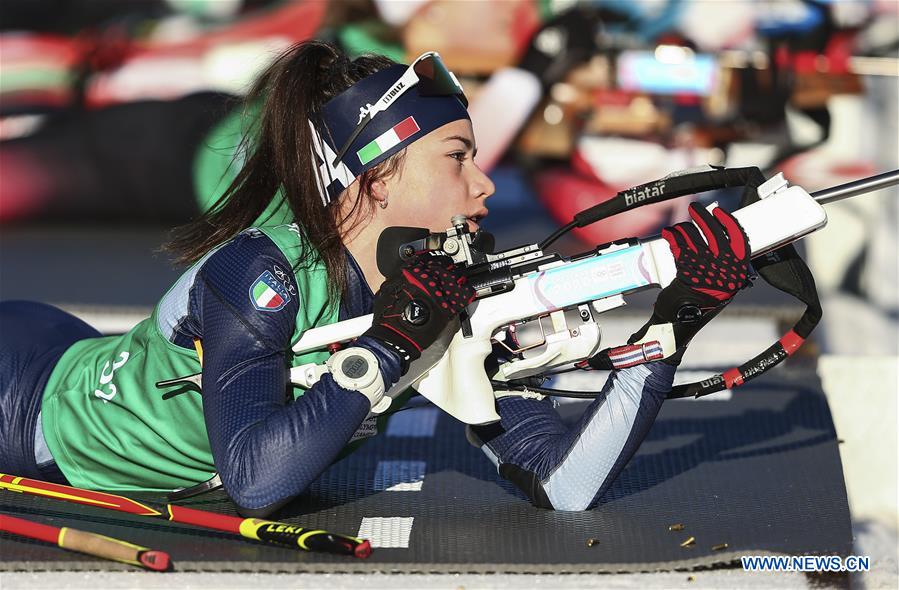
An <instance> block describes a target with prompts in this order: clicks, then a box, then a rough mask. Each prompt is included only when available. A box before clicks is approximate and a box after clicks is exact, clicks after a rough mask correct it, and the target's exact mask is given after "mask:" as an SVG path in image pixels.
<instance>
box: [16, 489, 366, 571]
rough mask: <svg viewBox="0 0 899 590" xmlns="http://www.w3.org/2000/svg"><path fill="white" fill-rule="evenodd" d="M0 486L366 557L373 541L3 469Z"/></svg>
mask: <svg viewBox="0 0 899 590" xmlns="http://www.w3.org/2000/svg"><path fill="white" fill-rule="evenodd" d="M0 489H7V490H10V491H13V492H22V493H24V494H31V495H34V496H42V497H45V498H55V499H57V500H65V501H67V502H76V503H78V504H85V505H87V506H96V507H98V508H106V509H108V510H117V511H119V512H127V513H129V514H137V515H140V516H150V517H153V518H164V519H166V520H170V521H172V522H179V523H181V524H191V525H194V526H200V527H205V528H208V529H214V530H217V531H225V532H228V533H235V534H238V535H241V536H243V537H246V538H248V539H255V540H257V541H264V542H266V543H272V544H274V545H281V546H283V547H291V548H294V549H296V548H299V549H304V550H306V551H321V552H324V553H333V554H336V555H353V556H355V557H359V558H363V559H364V558H366V557H368V556H369V555H371V544H370V543H369V542H368V540H365V539H358V538H356V537H349V536H346V535H338V534H335V533H329V532H328V531H323V530H317V529H306V528H303V527H299V526H296V525H292V524H286V523H283V522H275V521H271V520H262V519H258V518H240V517H237V516H228V515H227V514H218V513H215V512H208V511H205V510H197V509H196V508H187V507H185V506H177V505H175V504H156V503H151V502H138V501H136V500H132V499H131V498H127V497H125V496H119V495H116V494H109V493H106V492H96V491H93V490H84V489H81V488H75V487H71V486H64V485H61V484H56V483H50V482H46V481H40V480H37V479H28V478H25V477H16V476H13V475H6V474H3V473H0Z"/></svg>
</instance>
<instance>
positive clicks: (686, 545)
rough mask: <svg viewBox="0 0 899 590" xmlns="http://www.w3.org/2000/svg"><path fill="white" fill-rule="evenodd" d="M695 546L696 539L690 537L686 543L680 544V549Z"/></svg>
mask: <svg viewBox="0 0 899 590" xmlns="http://www.w3.org/2000/svg"><path fill="white" fill-rule="evenodd" d="M695 544H696V537H690V538H689V539H687V540H686V541H684V542H683V543H681V544H680V546H681V547H692V546H693V545H695Z"/></svg>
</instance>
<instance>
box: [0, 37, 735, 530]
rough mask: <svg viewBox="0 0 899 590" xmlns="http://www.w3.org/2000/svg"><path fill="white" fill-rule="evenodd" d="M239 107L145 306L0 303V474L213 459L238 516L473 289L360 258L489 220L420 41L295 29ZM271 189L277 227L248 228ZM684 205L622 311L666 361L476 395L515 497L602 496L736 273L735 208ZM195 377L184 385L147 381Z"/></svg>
mask: <svg viewBox="0 0 899 590" xmlns="http://www.w3.org/2000/svg"><path fill="white" fill-rule="evenodd" d="M249 101H250V103H251V104H252V103H253V102H254V101H261V104H262V107H261V110H260V115H259V118H258V124H257V125H256V126H255V127H254V128H252V129H251V130H250V132H249V134H248V137H247V144H246V147H247V149H246V150H245V151H244V152H242V153H243V156H244V158H245V162H244V165H243V167H242V169H241V172H240V173H239V175H238V176H237V178H236V179H235V181H234V182H233V184H232V185H231V186H230V188H229V190H228V191H227V192H226V194H225V195H224V197H223V199H222V200H221V201H220V202H219V204H218V205H217V206H216V207H215V208H213V209H212V210H211V211H210V212H208V213H206V214H204V215H203V216H202V217H200V218H198V219H197V220H196V221H194V222H192V223H191V224H190V225H188V226H186V227H185V228H183V231H182V233H180V234H179V236H178V237H177V238H176V239H175V241H174V242H173V243H172V244H171V247H172V248H173V249H174V250H175V251H176V252H178V253H180V255H181V260H183V261H185V262H187V263H190V267H189V268H188V270H187V271H186V272H185V273H184V274H183V275H182V276H181V277H180V279H179V280H178V281H177V282H176V283H175V284H174V286H172V288H171V289H170V290H169V291H168V292H167V293H166V294H165V296H164V297H163V298H162V300H161V301H160V302H159V304H158V305H157V306H156V308H155V309H154V311H153V314H152V315H151V316H150V317H149V318H148V319H146V320H144V321H143V322H141V323H140V324H138V325H137V326H136V327H135V328H134V329H132V330H131V331H130V332H128V333H126V334H124V335H121V336H109V337H101V336H100V334H99V333H98V332H97V331H96V330H94V329H92V328H91V327H90V326H88V325H87V324H85V323H83V322H81V321H80V320H78V319H76V318H74V317H73V316H70V315H68V314H66V313H64V312H62V311H60V310H58V309H55V308H53V307H50V306H48V305H43V304H38V303H31V302H5V303H2V304H0V330H2V332H0V333H2V351H0V471H2V472H5V473H11V474H15V475H20V476H26V477H35V478H40V479H44V480H49V481H55V482H60V483H70V484H71V485H75V486H79V487H85V488H93V489H102V490H147V491H171V490H173V489H177V488H184V487H190V486H194V485H197V484H200V483H202V482H205V481H207V480H209V479H210V478H212V477H213V476H214V474H215V473H216V472H217V473H218V474H219V475H220V478H221V481H222V483H223V486H224V489H225V491H226V492H227V493H228V495H229V496H230V498H231V499H232V500H233V501H234V502H235V503H236V505H237V506H238V508H239V510H240V511H241V513H243V514H246V515H253V516H264V515H268V514H270V513H271V512H273V511H274V510H276V509H277V508H279V507H280V506H282V505H284V504H285V503H286V502H288V501H289V500H290V499H291V498H293V497H295V496H297V495H298V494H300V493H301V492H303V491H304V490H305V489H306V488H307V487H308V486H309V484H310V483H312V482H313V481H314V480H315V479H316V478H317V477H318V476H319V475H320V474H321V473H322V472H323V471H324V470H325V469H326V468H327V467H328V466H329V465H330V464H331V463H332V462H333V461H334V460H335V459H336V458H337V457H338V456H339V455H340V454H341V452H342V451H343V450H344V449H345V448H347V446H348V445H349V444H350V443H351V441H353V440H355V439H356V438H359V437H360V436H363V435H364V434H367V433H369V432H371V429H370V428H367V427H366V425H367V424H370V423H371V421H372V418H371V411H372V408H375V407H376V406H378V407H379V408H380V407H383V405H384V402H385V400H384V399H383V396H384V395H385V394H384V392H385V390H386V389H389V388H390V386H391V385H392V384H393V383H395V382H396V381H397V380H398V379H399V378H400V377H401V376H402V375H403V374H404V372H405V371H406V369H407V367H408V366H409V363H410V362H411V361H413V360H415V359H416V358H418V357H419V356H420V353H421V351H422V350H423V349H425V348H427V347H428V346H429V345H430V344H432V343H433V342H434V341H435V340H436V338H437V336H438V334H439V333H440V332H441V330H442V329H443V328H444V327H445V326H446V325H447V323H448V322H449V321H451V320H452V319H454V318H455V317H456V316H457V315H458V314H459V312H460V311H461V310H462V309H464V307H465V306H466V305H467V304H468V303H469V302H471V300H472V299H473V296H474V293H473V291H472V290H471V288H470V287H469V286H468V285H467V284H466V281H465V278H464V276H462V274H461V269H459V268H457V267H454V266H453V265H452V264H451V263H450V262H449V259H448V258H446V257H426V256H419V257H417V258H415V259H413V260H412V261H411V262H410V263H409V264H407V265H406V266H404V267H403V268H402V269H401V272H399V273H398V274H396V275H395V276H391V277H388V278H386V280H385V277H383V276H382V275H381V274H380V272H379V271H378V266H377V263H376V255H375V249H376V248H375V246H376V243H377V239H378V236H379V235H380V233H381V231H382V230H383V229H384V228H386V227H390V226H413V227H427V228H429V229H431V230H432V231H444V230H445V229H446V228H447V227H448V226H449V221H450V218H451V217H452V216H454V215H457V214H461V215H464V216H466V217H467V218H468V220H469V223H470V224H471V226H472V229H473V228H474V227H475V226H476V223H477V221H478V220H479V219H480V218H482V217H484V216H485V215H487V208H486V205H485V201H486V200H487V198H488V197H489V196H490V195H491V194H492V193H493V190H494V187H493V184H492V182H491V181H490V180H489V179H488V178H487V177H486V176H485V175H484V174H483V173H482V172H481V170H480V169H479V168H478V166H477V165H476V164H475V161H474V158H475V154H476V152H477V148H476V142H475V138H474V136H473V133H472V128H471V123H470V120H469V117H468V113H467V111H466V104H467V102H466V100H465V97H464V95H463V93H462V89H461V87H460V86H459V85H458V83H457V82H456V80H455V77H454V76H452V74H450V73H449V72H448V71H447V70H446V69H445V68H444V67H443V65H442V63H441V62H440V59H439V56H437V55H436V54H425V55H424V56H422V57H421V58H419V59H418V60H417V61H416V62H415V63H414V64H413V66H410V67H408V68H407V67H406V66H403V65H397V64H394V63H393V62H391V61H389V60H387V59H386V58H383V57H374V56H365V57H360V58H357V59H355V60H352V61H350V60H349V59H348V58H346V57H345V56H344V55H342V54H340V53H339V52H338V51H337V50H336V49H335V48H334V47H333V46H331V45H328V44H325V43H321V42H314V41H313V42H306V43H302V44H300V45H297V46H295V47H294V48H292V49H291V50H290V51H288V52H287V53H285V54H284V55H283V56H282V57H281V58H280V59H279V60H277V62H276V63H275V64H274V65H273V66H272V67H271V68H270V69H269V70H268V71H267V72H266V73H265V74H264V76H262V77H261V78H260V81H259V83H258V84H257V86H256V88H255V90H254V92H253V93H252V94H251V96H250V97H249ZM159 173H160V174H165V171H164V170H160V171H159ZM278 203H282V204H283V206H285V207H288V208H289V216H290V219H292V223H287V224H284V223H282V224H276V223H268V224H266V223H264V222H257V219H260V217H263V218H264V217H265V215H263V214H264V213H265V212H266V211H270V207H272V205H273V204H278ZM692 214H693V216H694V220H695V221H696V225H694V224H692V223H684V224H678V225H676V226H674V227H673V228H669V229H667V230H665V232H664V235H665V237H666V238H667V239H668V241H669V242H670V244H671V247H672V251H673V252H674V254H675V257H676V259H677V265H678V270H679V276H678V279H677V280H675V281H674V283H672V284H671V285H670V286H669V287H667V288H666V289H664V290H662V292H661V293H660V295H659V298H658V301H657V302H656V305H655V309H654V312H653V315H652V317H651V318H650V320H649V322H648V323H647V325H646V326H644V330H645V329H646V328H648V327H649V326H650V325H651V324H661V323H672V324H673V326H674V331H675V336H676V338H677V342H678V345H679V353H678V354H677V355H675V356H673V357H671V358H669V359H666V360H664V361H658V362H652V363H647V364H642V365H639V366H634V367H630V368H626V369H621V370H617V371H614V372H613V373H612V375H611V377H610V378H609V379H608V381H607V383H606V384H605V386H604V388H603V391H602V395H601V396H600V397H599V398H597V399H596V400H595V401H593V402H592V403H591V404H590V405H589V406H588V407H587V408H586V410H585V411H584V413H583V416H581V418H580V419H579V420H578V421H577V422H576V423H575V424H574V425H573V426H566V425H564V424H563V423H562V422H561V420H560V418H559V416H558V414H557V413H556V411H555V409H554V408H553V405H552V403H551V401H550V400H547V399H539V398H534V397H527V396H523V395H517V394H503V395H500V394H498V395H497V400H496V407H497V412H498V414H499V415H500V416H501V421H500V422H499V423H496V424H491V425H481V426H474V427H472V428H471V429H470V434H471V436H470V438H471V439H472V441H473V442H474V443H475V444H477V445H478V446H479V447H480V448H481V449H483V451H484V453H485V454H486V455H487V457H488V458H489V459H490V460H491V461H492V462H493V463H494V464H495V465H496V466H497V468H498V470H499V473H500V474H501V475H502V476H503V477H505V478H507V479H509V480H511V481H512V482H514V483H515V485H517V486H518V487H519V488H520V489H521V490H522V491H523V492H524V494H525V495H526V496H527V497H528V498H529V499H530V500H531V501H532V502H533V503H534V504H536V505H538V506H541V507H545V508H555V509H560V510H583V509H586V508H588V507H590V506H591V505H593V504H594V503H595V502H596V501H597V500H598V499H599V498H600V497H601V496H602V494H603V492H604V491H605V490H606V489H607V488H608V487H609V485H610V484H611V482H612V481H613V480H614V479H615V477H616V476H617V475H618V474H619V473H620V472H621V470H622V468H623V467H624V465H625V464H626V463H627V461H628V460H629V459H630V457H631V456H632V455H633V454H634V452H635V451H636V449H637V447H638V445H639V444H640V442H641V441H642V439H643V438H644V436H645V435H646V433H647V431H648V430H649V427H650V425H651V424H652V422H653V420H654V418H655V416H656V414H657V413H658V410H659V407H660V406H661V404H662V401H663V400H664V398H665V395H666V393H667V392H668V391H669V390H670V388H671V384H672V379H673V376H674V371H675V368H676V366H677V363H678V362H679V359H680V356H681V354H682V352H683V350H684V348H685V347H686V345H687V343H688V342H689V340H690V338H691V337H692V336H693V334H695V333H696V331H697V330H698V329H699V328H700V327H701V326H702V325H703V324H704V323H705V322H707V321H708V320H709V319H710V318H711V317H713V316H714V315H715V314H716V313H717V312H718V311H719V310H720V309H721V308H722V307H723V306H724V305H725V304H726V303H727V302H728V301H729V300H730V299H731V297H732V296H733V295H734V293H736V291H737V290H739V289H740V288H741V287H742V286H744V285H745V283H746V273H747V268H746V267H747V260H748V258H747V256H748V248H747V243H746V237H745V235H744V234H743V232H742V231H741V230H740V229H739V227H738V226H737V225H736V223H735V222H734V221H733V218H731V217H730V216H729V215H727V214H726V213H724V212H721V211H720V210H719V212H717V213H716V214H715V216H712V215H710V214H708V213H706V212H705V210H702V209H694V210H693V212H692ZM697 225H698V226H699V227H700V228H701V230H702V234H704V236H702V235H700V231H699V230H697ZM114 284H115V277H110V286H111V287H113V286H114ZM373 293H375V294H373ZM368 313H374V322H373V326H372V328H371V329H369V330H368V331H367V332H366V333H365V334H363V335H362V336H361V337H360V338H358V339H357V340H355V341H354V342H352V343H351V345H349V346H348V347H347V348H345V349H343V350H342V351H340V352H339V353H336V354H334V355H333V356H330V357H329V355H328V353H311V354H303V355H294V354H293V352H292V350H291V345H292V344H293V343H295V342H296V341H297V340H298V339H299V337H300V336H301V335H302V334H303V332H304V331H305V330H307V329H309V328H313V327H318V326H323V325H327V324H330V323H333V322H337V321H340V320H345V319H348V318H352V317H356V316H360V315H364V314H368ZM641 331H642V330H641ZM639 335H640V333H638V334H636V335H635V336H639ZM326 360H327V361H328V366H329V368H330V372H329V373H326V374H324V375H323V376H322V378H321V379H320V380H319V381H318V382H317V383H316V384H315V385H314V386H312V387H310V388H309V389H307V390H302V389H300V388H297V387H295V386H292V385H291V384H290V383H289V369H290V367H291V366H295V365H299V364H303V363H309V362H319V363H321V362H324V361H326ZM473 370H477V369H475V368H473ZM200 371H202V393H201V394H197V393H196V392H195V391H192V390H190V389H189V388H187V387H184V386H178V385H176V386H170V387H162V388H158V387H157V386H156V384H157V383H158V382H162V381H166V380H171V379H172V378H175V377H179V376H184V375H190V374H194V373H197V372H200ZM405 397H407V396H406V395H403V396H401V398H405ZM404 402H405V399H396V400H392V404H391V410H393V409H396V408H398V407H401V406H402V404H403V403H404ZM379 404H380V405H379Z"/></svg>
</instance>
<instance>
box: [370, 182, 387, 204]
mask: <svg viewBox="0 0 899 590" xmlns="http://www.w3.org/2000/svg"><path fill="white" fill-rule="evenodd" d="M388 196H389V190H388V189H387V183H386V182H384V180H382V179H380V178H379V179H378V180H375V181H374V182H372V183H371V198H373V199H374V200H375V201H377V202H378V204H379V205H382V206H383V204H384V203H386V202H387V197H388Z"/></svg>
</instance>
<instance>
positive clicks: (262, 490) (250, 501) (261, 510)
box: [222, 475, 302, 518]
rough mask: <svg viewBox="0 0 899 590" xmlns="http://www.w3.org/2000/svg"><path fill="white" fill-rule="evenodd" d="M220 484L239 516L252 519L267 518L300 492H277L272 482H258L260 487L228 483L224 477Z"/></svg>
mask: <svg viewBox="0 0 899 590" xmlns="http://www.w3.org/2000/svg"><path fill="white" fill-rule="evenodd" d="M222 483H223V487H224V488H225V492H226V493H227V494H228V497H229V498H230V499H231V501H232V502H234V504H235V506H236V507H237V512H238V513H239V514H240V515H241V516H246V517H252V518H267V517H268V516H270V515H271V514H272V513H274V512H275V511H277V510H278V509H279V508H281V507H282V506H284V505H285V504H287V503H288V502H290V501H291V500H292V499H293V498H295V497H296V496H297V495H299V494H300V493H301V492H302V490H300V492H291V491H288V490H278V487H279V486H278V485H277V484H274V483H273V482H268V484H264V483H261V482H260V484H261V485H260V484H249V483H246V482H242V483H241V482H235V481H231V482H229V481H228V479H227V478H226V477H225V476H224V475H223V476H222Z"/></svg>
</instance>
